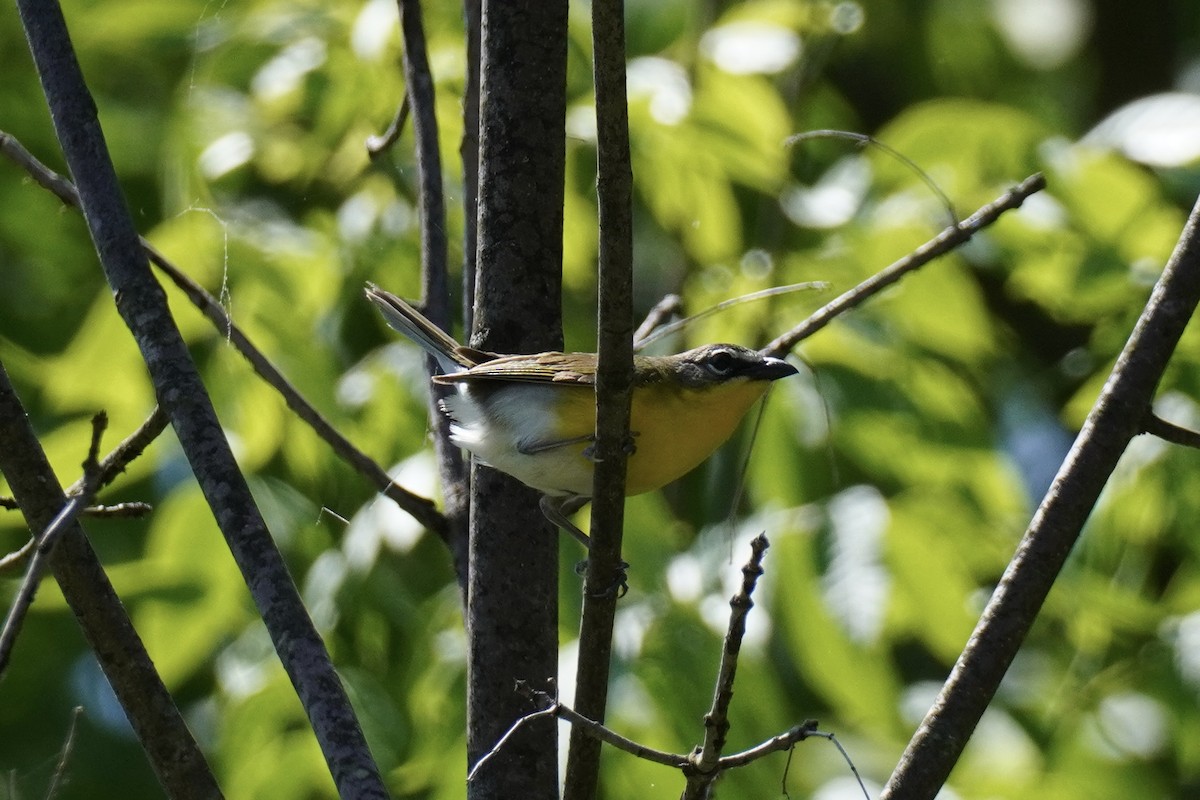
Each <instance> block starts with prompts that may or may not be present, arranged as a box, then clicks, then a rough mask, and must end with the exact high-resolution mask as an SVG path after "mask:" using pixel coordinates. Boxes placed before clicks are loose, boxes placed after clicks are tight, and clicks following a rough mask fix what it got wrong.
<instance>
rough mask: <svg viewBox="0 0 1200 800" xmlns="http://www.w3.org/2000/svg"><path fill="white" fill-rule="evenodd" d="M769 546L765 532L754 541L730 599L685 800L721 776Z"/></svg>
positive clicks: (698, 795)
mask: <svg viewBox="0 0 1200 800" xmlns="http://www.w3.org/2000/svg"><path fill="white" fill-rule="evenodd" d="M769 546H770V543H769V542H768V541H767V537H766V534H762V533H760V534H759V535H758V536H755V537H754V539H753V540H752V541H751V542H750V560H749V561H747V562H746V564H745V565H744V566H743V567H742V586H741V588H740V589H739V590H738V592H737V594H735V595H734V596H733V597H732V598H730V600H729V627H728V629H727V630H726V632H725V645H724V647H723V648H722V649H721V663H720V666H719V667H718V669H717V680H716V685H715V687H714V690H713V702H712V708H711V709H709V712H708V713H707V714H705V715H704V741H703V743H702V744H700V746H699V747H697V748H696V749H695V750H694V751H692V754H691V756H690V757H689V758H688V763H689V766H688V769H686V770H684V774H685V775H686V776H687V787H686V788H685V789H684V792H683V795H682V797H683V798H685V800H686V799H687V798H702V797H707V796H708V793H709V788H710V787H711V785H712V783H713V782H714V781H715V780H716V779H717V777H718V776H719V775H720V771H721V770H720V758H721V751H722V750H724V749H725V738H726V735H727V734H728V733H729V704H730V702H732V700H733V681H734V678H735V677H736V676H737V664H738V657H739V655H740V654H741V650H742V640H743V639H744V638H745V635H746V618H747V616H749V614H750V609H751V608H753V607H754V601H753V599H752V597H753V595H754V589H755V587H756V586H757V585H758V579H759V577H761V576H762V574H763V569H762V560H763V556H764V555H765V554H766V552H767V548H768V547H769ZM779 749H782V748H779ZM771 752H773V751H771Z"/></svg>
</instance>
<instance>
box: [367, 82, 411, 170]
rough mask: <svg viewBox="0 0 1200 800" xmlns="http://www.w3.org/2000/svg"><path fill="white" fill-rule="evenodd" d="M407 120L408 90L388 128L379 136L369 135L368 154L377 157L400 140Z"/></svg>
mask: <svg viewBox="0 0 1200 800" xmlns="http://www.w3.org/2000/svg"><path fill="white" fill-rule="evenodd" d="M407 121H408V92H405V93H404V97H403V98H402V99H401V100H400V107H399V108H397V109H396V116H394V117H392V121H391V123H390V124H388V126H387V130H386V131H384V132H383V133H382V134H380V135H378V136H368V137H367V155H369V156H370V157H371V158H375V157H376V156H379V155H380V154H382V153H384V152H385V151H387V150H388V149H390V148H391V147H392V146H393V145H394V144H396V142H398V141H400V134H402V133H404V123H405V122H407Z"/></svg>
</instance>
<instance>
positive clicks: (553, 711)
mask: <svg viewBox="0 0 1200 800" xmlns="http://www.w3.org/2000/svg"><path fill="white" fill-rule="evenodd" d="M556 705H557V704H553V705H551V706H549V707H547V708H543V709H542V710H541V711H534V712H533V713H531V714H526V715H525V716H523V717H521V718H520V719H518V720H517V721H516V722H514V723H513V725H512V727H511V728H509V729H508V730H507V731H505V732H504V735H503V736H501V737H500V740H499V741H498V742H496V746H495V747H493V748H492V749H491V750H489V751H488V752H486V753H484V754H483V755H482V756H481V757H480V759H479V760H478V761H476V762H475V766H473V767H471V771H470V772H468V773H467V783H470V782H471V781H473V780H475V775H476V774H477V773H478V772H479V770H481V769H483V765H484V764H486V763H488V762H489V761H491V759H492V756H494V755H496V754H497V753H499V752H500V751H501V750H502V749H503V748H504V745H505V744H506V743H507V742H508V740H509V739H511V738H512V737H513V736H514V735H515V734H516V732H517V731H519V730H520V729H521V728H523V727H524V726H525V725H527V724H529V723H531V722H533V721H534V720H537V719H541V718H542V717H554V716H557V713H558V709H557V708H556Z"/></svg>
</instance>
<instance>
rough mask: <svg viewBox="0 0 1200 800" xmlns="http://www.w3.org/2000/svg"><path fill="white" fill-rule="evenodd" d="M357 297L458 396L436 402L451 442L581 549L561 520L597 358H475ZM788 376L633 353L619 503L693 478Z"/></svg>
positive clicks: (383, 300)
mask: <svg viewBox="0 0 1200 800" xmlns="http://www.w3.org/2000/svg"><path fill="white" fill-rule="evenodd" d="M366 293H367V297H368V298H370V300H371V302H373V303H374V304H375V305H376V306H377V307H378V308H379V310H380V312H382V314H383V317H384V319H385V320H386V321H387V323H388V325H390V326H391V327H392V328H394V329H395V330H397V331H399V332H400V333H402V334H404V335H405V336H407V337H408V338H410V339H412V340H413V341H414V342H416V343H417V344H419V345H420V346H421V347H422V348H424V349H425V350H426V351H427V352H428V353H429V354H430V355H432V356H433V357H434V358H435V359H436V360H437V363H438V366H439V368H440V369H441V371H442V374H440V375H434V376H433V382H434V383H437V384H444V385H450V386H454V387H455V388H456V389H457V392H456V394H453V395H450V396H448V397H447V398H445V399H444V400H443V401H442V404H441V405H442V410H443V411H445V412H446V413H447V414H448V415H449V416H450V419H451V425H450V438H451V440H452V441H453V442H454V443H455V444H456V445H458V446H459V447H462V448H463V449H465V450H468V451H469V452H471V453H472V454H474V455H475V457H476V458H478V459H479V460H480V461H481V462H483V463H485V464H487V465H489V466H491V467H494V468H495V469H498V470H500V471H501V472H506V473H508V474H509V475H512V476H513V477H514V478H516V479H517V480H519V481H521V482H522V483H524V484H526V485H527V486H530V487H532V488H534V489H536V490H538V491H539V492H541V493H542V494H543V500H542V504H541V507H542V510H543V512H544V513H545V514H546V516H547V517H548V518H549V519H550V520H551V521H553V522H555V523H556V524H558V525H560V526H562V527H563V528H564V529H566V530H567V531H568V532H569V533H571V534H572V535H573V536H575V537H576V538H578V539H579V540H580V541H581V542H582V543H583V544H584V546H585V547H586V546H587V545H588V542H587V537H586V536H585V535H584V534H582V533H581V532H580V531H579V530H578V528H576V527H575V526H574V525H572V524H571V523H570V521H569V520H568V519H567V514H568V513H570V512H571V511H574V510H577V509H579V508H580V507H581V506H582V505H583V504H584V503H586V502H587V501H588V500H589V499H590V498H591V494H592V473H593V466H594V464H593V461H592V459H591V458H590V453H591V451H590V447H591V444H592V441H593V440H594V438H595V429H596V396H595V383H596V354H595V353H557V352H551V353H534V354H530V355H500V354H497V353H488V352H484V351H481V350H475V349H473V348H470V347H464V346H463V345H460V344H459V343H458V342H456V341H455V340H454V339H453V338H451V337H450V336H449V335H447V334H446V333H445V332H444V331H442V330H441V329H440V328H438V327H437V326H436V325H434V324H433V323H432V322H430V321H429V320H428V319H426V318H425V316H424V315H422V314H421V313H420V312H419V311H417V310H416V309H415V308H413V307H412V306H411V305H410V304H409V303H407V302H406V301H404V300H402V299H401V298H399V297H397V296H396V295H394V294H391V293H390V292H386V291H384V290H382V289H380V288H379V287H377V286H374V285H373V284H368V285H367V289H366ZM796 372H797V370H796V368H795V367H793V366H792V365H791V364H789V363H787V362H786V361H784V360H782V359H779V358H773V357H771V356H765V355H762V354H761V353H758V352H756V351H754V350H750V349H749V348H746V347H742V346H740V345H736V344H708V345H704V346H703V347H697V348H695V349H694V350H688V351H686V352H684V353H678V354H676V355H669V356H643V355H635V356H634V379H633V397H632V400H631V406H630V417H629V431H630V434H631V436H632V439H633V451H632V453H631V454H630V456H629V463H628V468H627V474H626V482H625V493H626V494H628V495H634V494H641V493H643V492H649V491H653V490H654V489H658V488H661V487H663V486H665V485H666V484H668V483H670V482H671V481H674V480H676V479H677V478H680V477H682V476H683V475H684V474H686V473H688V472H690V471H691V470H692V469H694V468H695V467H697V466H698V465H699V464H700V463H701V462H702V461H704V459H706V458H708V456H709V455H711V454H712V452H713V451H714V450H716V449H717V448H718V447H719V446H721V444H723V443H724V442H725V441H726V440H727V439H728V438H729V437H730V436H731V435H732V434H733V432H734V430H735V429H736V428H737V426H738V423H739V422H740V421H741V419H742V417H743V416H744V415H745V414H746V412H747V411H748V410H749V409H750V407H751V406H752V405H753V404H754V402H755V401H756V400H758V399H759V398H760V397H762V395H763V394H764V393H765V392H766V390H767V387H768V386H769V385H770V383H771V381H774V380H777V379H779V378H786V377H787V376H789V375H794V374H796Z"/></svg>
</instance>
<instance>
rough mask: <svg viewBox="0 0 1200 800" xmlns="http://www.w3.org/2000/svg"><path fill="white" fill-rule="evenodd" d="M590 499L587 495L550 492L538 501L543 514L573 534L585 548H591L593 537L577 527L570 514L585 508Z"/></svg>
mask: <svg viewBox="0 0 1200 800" xmlns="http://www.w3.org/2000/svg"><path fill="white" fill-rule="evenodd" d="M589 499H590V498H587V497H580V496H579V495H568V496H566V497H551V496H550V495H548V494H544V495H542V499H541V500H540V501H538V508H540V509H541V510H542V514H543V515H544V516H545V517H546V519H548V520H550V521H551V522H552V523H554V524H555V525H557V526H558V527H560V528H562V529H563V530H564V531H566V532H567V533H569V534H571V536H572V537H574V539H575V541H577V542H579V543H580V544H581V545H583V548H584V549H585V550H590V549H591V547H592V541H591V539H589V538H588V535H587V534H586V533H584V532H583V531H581V530H579V528H577V527H575V523H573V522H571V518H570V515H571V514H574V513H575V512H576V511H578V510H579V509H581V508H583V507H584V505H586V504H587V501H588V500H589Z"/></svg>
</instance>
